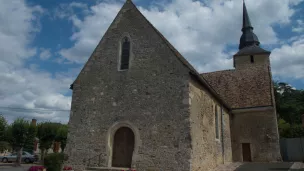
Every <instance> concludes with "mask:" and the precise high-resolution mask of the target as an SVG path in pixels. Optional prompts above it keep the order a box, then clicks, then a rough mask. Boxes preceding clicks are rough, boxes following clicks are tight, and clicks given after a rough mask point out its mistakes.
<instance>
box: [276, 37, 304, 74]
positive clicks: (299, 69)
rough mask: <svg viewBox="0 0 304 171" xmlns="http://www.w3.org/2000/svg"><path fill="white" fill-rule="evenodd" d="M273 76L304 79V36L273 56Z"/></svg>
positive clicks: (283, 46) (281, 48)
mask: <svg viewBox="0 0 304 171" xmlns="http://www.w3.org/2000/svg"><path fill="white" fill-rule="evenodd" d="M271 62H272V68H273V69H272V70H273V74H275V75H277V76H281V77H284V78H291V79H303V78H304V72H303V71H304V35H303V36H300V37H298V38H297V39H296V40H293V42H292V43H291V45H282V46H281V47H280V48H276V49H274V50H273V51H272V54H271Z"/></svg>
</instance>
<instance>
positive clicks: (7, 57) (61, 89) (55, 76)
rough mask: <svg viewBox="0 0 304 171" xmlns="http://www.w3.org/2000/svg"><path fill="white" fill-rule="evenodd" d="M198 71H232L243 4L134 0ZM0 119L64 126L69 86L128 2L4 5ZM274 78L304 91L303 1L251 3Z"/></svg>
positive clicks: (25, 0)
mask: <svg viewBox="0 0 304 171" xmlns="http://www.w3.org/2000/svg"><path fill="white" fill-rule="evenodd" d="M133 2H134V3H135V4H136V5H137V6H138V8H139V9H140V11H141V12H142V13H143V14H144V16H146V17H147V18H148V20H150V21H151V23H152V24H153V25H154V26H155V27H156V28H157V29H159V30H160V32H162V33H163V34H164V35H165V36H166V37H167V39H168V40H169V41H170V42H171V43H172V44H173V45H174V46H175V47H176V48H177V49H178V50H179V51H180V52H181V53H182V54H183V55H184V56H185V58H187V59H188V60H189V61H190V63H191V64H192V65H193V66H194V67H195V68H196V69H197V70H198V71H199V72H210V71H216V70H222V69H231V68H232V60H231V58H232V55H233V54H234V53H236V52H237V47H238V42H239V38H240V36H241V21H242V19H241V16H242V0H151V1H150V0H149V1H148V0H133ZM0 3H1V5H0V55H1V58H0V80H1V81H0V113H2V114H3V115H5V116H6V117H7V118H8V120H10V121H11V120H13V119H14V118H16V117H18V116H21V117H25V118H27V119H31V118H37V119H38V120H39V121H43V120H51V121H60V122H67V121H68V117H69V110H70V106H71V90H69V85H70V84H71V83H72V82H73V80H74V79H75V78H76V76H77V74H78V73H79V71H80V69H81V68H82V66H83V65H84V62H85V61H86V60H87V59H88V57H89V55H90V54H91V53H92V51H93V49H94V48H95V46H96V45H97V43H98V41H99V40H100V39H101V37H102V36H103V34H104V32H105V30H106V29H107V28H108V27H109V25H110V23H111V22H112V20H113V19H114V17H115V16H116V14H117V12H118V11H119V9H120V8H121V7H122V5H123V3H124V1H123V0H44V1H41V0H0ZM246 3H247V9H248V12H249V15H250V17H251V22H252V24H253V26H254V28H255V30H254V31H255V33H256V34H257V35H258V37H259V39H260V41H261V44H262V47H264V48H266V49H268V50H271V51H272V54H271V62H272V71H273V75H274V78H275V80H279V81H284V82H288V83H290V84H291V85H292V86H294V87H296V88H297V89H304V81H303V80H304V16H303V14H304V0H267V1H266V0H246Z"/></svg>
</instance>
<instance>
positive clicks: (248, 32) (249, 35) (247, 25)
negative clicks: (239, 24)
mask: <svg viewBox="0 0 304 171" xmlns="http://www.w3.org/2000/svg"><path fill="white" fill-rule="evenodd" d="M242 32H243V34H242V36H241V39H240V45H239V49H243V48H244V47H246V46H252V45H257V46H259V45H260V42H259V39H258V37H257V36H256V35H255V34H254V33H253V27H252V26H251V22H250V18H249V15H248V12H247V8H246V4H245V1H244V0H243V28H242Z"/></svg>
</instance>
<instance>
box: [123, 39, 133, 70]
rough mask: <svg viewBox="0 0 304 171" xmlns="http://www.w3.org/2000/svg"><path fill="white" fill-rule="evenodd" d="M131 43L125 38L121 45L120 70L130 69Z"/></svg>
mask: <svg viewBox="0 0 304 171" xmlns="http://www.w3.org/2000/svg"><path fill="white" fill-rule="evenodd" d="M130 47H131V43H130V40H129V38H128V37H125V38H123V40H122V44H121V56H120V70H126V69H129V60H130Z"/></svg>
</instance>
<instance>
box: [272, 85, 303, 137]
mask: <svg viewBox="0 0 304 171" xmlns="http://www.w3.org/2000/svg"><path fill="white" fill-rule="evenodd" d="M274 90H275V100H276V109H277V114H278V117H279V119H278V127H279V132H280V136H281V137H285V138H296V137H303V136H304V130H303V128H302V115H303V114H304V91H303V90H296V89H295V88H293V87H291V86H290V85H289V84H287V83H282V82H275V83H274Z"/></svg>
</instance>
